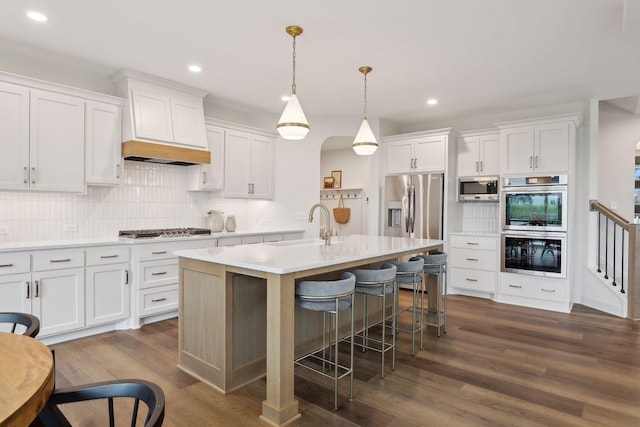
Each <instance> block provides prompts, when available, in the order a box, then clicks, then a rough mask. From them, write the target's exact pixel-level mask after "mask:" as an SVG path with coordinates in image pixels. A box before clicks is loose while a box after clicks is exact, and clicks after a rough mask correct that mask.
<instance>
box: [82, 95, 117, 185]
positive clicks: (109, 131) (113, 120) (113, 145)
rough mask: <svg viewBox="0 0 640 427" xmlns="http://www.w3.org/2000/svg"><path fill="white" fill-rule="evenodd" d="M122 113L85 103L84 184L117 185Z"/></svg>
mask: <svg viewBox="0 0 640 427" xmlns="http://www.w3.org/2000/svg"><path fill="white" fill-rule="evenodd" d="M121 141H122V109H121V108H119V107H118V106H116V105H113V104H103V103H99V102H93V101H87V103H86V105H85V149H86V158H85V167H86V182H87V184H93V185H118V184H120V165H121V162H122V154H121V152H122V145H121Z"/></svg>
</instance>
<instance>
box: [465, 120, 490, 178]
mask: <svg viewBox="0 0 640 427" xmlns="http://www.w3.org/2000/svg"><path fill="white" fill-rule="evenodd" d="M457 152H458V158H457V163H458V165H457V167H458V169H457V170H458V176H483V175H498V174H500V161H499V159H500V132H499V131H498V130H497V129H489V130H482V131H468V132H461V133H460V136H459V137H458V146H457Z"/></svg>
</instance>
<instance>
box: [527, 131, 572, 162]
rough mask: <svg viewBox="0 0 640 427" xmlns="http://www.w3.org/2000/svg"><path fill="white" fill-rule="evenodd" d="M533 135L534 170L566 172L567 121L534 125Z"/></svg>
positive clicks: (567, 149)
mask: <svg viewBox="0 0 640 427" xmlns="http://www.w3.org/2000/svg"><path fill="white" fill-rule="evenodd" d="M534 137H535V138H534V141H535V143H534V153H533V154H534V167H535V170H536V172H566V171H568V170H569V124H568V123H552V124H548V125H542V126H536V128H535V134H534Z"/></svg>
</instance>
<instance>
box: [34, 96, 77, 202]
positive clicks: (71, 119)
mask: <svg viewBox="0 0 640 427" xmlns="http://www.w3.org/2000/svg"><path fill="white" fill-rule="evenodd" d="M30 131H31V141H30V146H29V148H30V156H29V157H30V159H31V165H30V166H31V171H30V172H31V178H30V182H31V189H32V190H39V191H66V192H77V193H81V192H83V191H84V188H85V187H84V101H83V100H82V99H79V98H74V97H71V96H66V95H60V94H56V93H51V92H45V91H40V90H35V89H34V90H31V124H30Z"/></svg>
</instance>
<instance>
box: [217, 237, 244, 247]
mask: <svg viewBox="0 0 640 427" xmlns="http://www.w3.org/2000/svg"><path fill="white" fill-rule="evenodd" d="M241 244H242V237H224V238H222V239H219V240H218V246H236V245H241Z"/></svg>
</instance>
